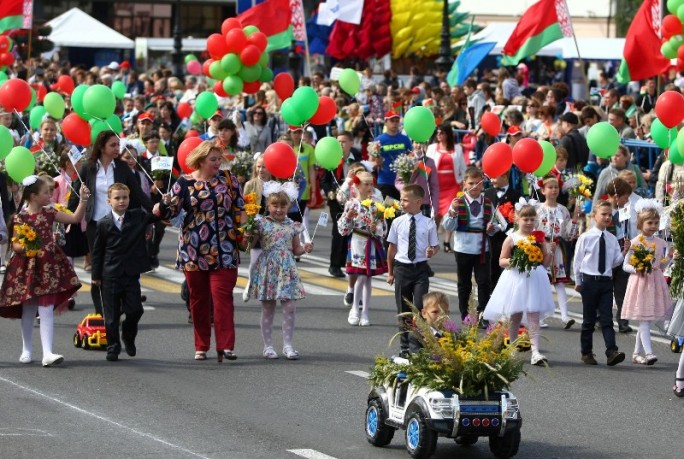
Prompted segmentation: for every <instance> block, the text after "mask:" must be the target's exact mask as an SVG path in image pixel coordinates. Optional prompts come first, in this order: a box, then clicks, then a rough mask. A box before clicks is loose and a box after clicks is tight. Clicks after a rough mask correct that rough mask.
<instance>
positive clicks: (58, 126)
mask: <svg viewBox="0 0 684 459" xmlns="http://www.w3.org/2000/svg"><path fill="white" fill-rule="evenodd" d="M55 126H57V131H59V133H60V134H62V137H64V139H65V140H66V141H67V142H66V143H67V144H71V145H75V144H74V143H72V142H71V141H70V140H69V139H67V136H66V134H64V130H63V129H62V126H60V125H59V123H58V122H57V121H56V120H55ZM70 161H71V160H70ZM77 162H78V161H77ZM71 164H73V166H74V171H76V177H78V180H79V182H81V183H83V179H82V178H81V174H79V172H78V168H77V167H76V164H74V163H71ZM69 185H71V184H69ZM71 189H72V190H73V188H71ZM76 194H78V193H76ZM79 198H80V196H79Z"/></svg>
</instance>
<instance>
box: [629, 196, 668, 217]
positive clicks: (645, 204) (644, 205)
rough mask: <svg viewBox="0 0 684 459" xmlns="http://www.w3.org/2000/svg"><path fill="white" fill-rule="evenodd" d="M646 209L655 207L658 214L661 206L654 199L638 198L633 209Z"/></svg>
mask: <svg viewBox="0 0 684 459" xmlns="http://www.w3.org/2000/svg"><path fill="white" fill-rule="evenodd" d="M646 209H655V211H656V212H658V215H660V214H661V213H662V212H663V206H662V205H661V204H660V203H659V202H658V201H656V200H655V199H639V200H638V201H637V203H636V204H635V205H634V211H635V212H636V213H639V212H641V211H643V210H646Z"/></svg>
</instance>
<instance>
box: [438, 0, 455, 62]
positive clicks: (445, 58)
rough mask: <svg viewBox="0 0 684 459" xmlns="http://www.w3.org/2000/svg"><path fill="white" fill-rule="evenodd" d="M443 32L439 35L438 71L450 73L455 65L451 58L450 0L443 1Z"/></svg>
mask: <svg viewBox="0 0 684 459" xmlns="http://www.w3.org/2000/svg"><path fill="white" fill-rule="evenodd" d="M442 3H443V6H442V32H441V33H440V34H439V37H440V42H439V57H438V58H437V59H435V65H436V66H437V68H438V69H440V70H443V71H445V72H448V71H449V70H450V69H451V65H452V64H453V63H454V60H453V58H452V57H451V28H450V27H449V0H443V2H442Z"/></svg>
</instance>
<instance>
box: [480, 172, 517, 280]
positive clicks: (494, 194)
mask: <svg viewBox="0 0 684 459" xmlns="http://www.w3.org/2000/svg"><path fill="white" fill-rule="evenodd" d="M484 195H485V198H488V199H489V200H490V201H492V204H493V205H494V208H496V207H497V206H499V205H501V204H503V203H505V202H510V203H511V204H513V205H515V203H516V202H518V200H519V199H520V192H519V191H518V190H516V189H514V188H513V187H512V186H510V185H509V186H508V189H507V190H506V192H505V193H504V194H503V195H502V196H501V197H499V196H498V190H497V189H496V188H488V189H487V190H485V192H484ZM492 220H493V221H494V222H496V221H497V220H495V219H494V218H493V219H492ZM512 227H513V224H512V223H509V224H508V226H506V228H505V229H504V230H503V231H497V232H496V233H495V234H494V235H493V236H490V237H489V246H490V252H489V253H490V254H491V257H490V258H489V263H490V270H491V274H490V276H489V282H490V284H489V285H490V286H491V288H490V292H493V291H494V287H496V284H497V283H498V282H499V277H500V276H501V273H502V272H503V269H501V266H499V256H500V255H501V249H502V248H503V243H504V241H505V240H506V232H507V231H508V230H509V229H511V228H512Z"/></svg>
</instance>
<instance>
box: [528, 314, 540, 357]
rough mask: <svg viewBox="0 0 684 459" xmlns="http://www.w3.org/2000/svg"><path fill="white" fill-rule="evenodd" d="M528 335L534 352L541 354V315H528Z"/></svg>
mask: <svg viewBox="0 0 684 459" xmlns="http://www.w3.org/2000/svg"><path fill="white" fill-rule="evenodd" d="M527 333H528V334H529V335H530V344H531V345H532V352H533V353H534V352H539V313H538V312H528V313H527Z"/></svg>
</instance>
